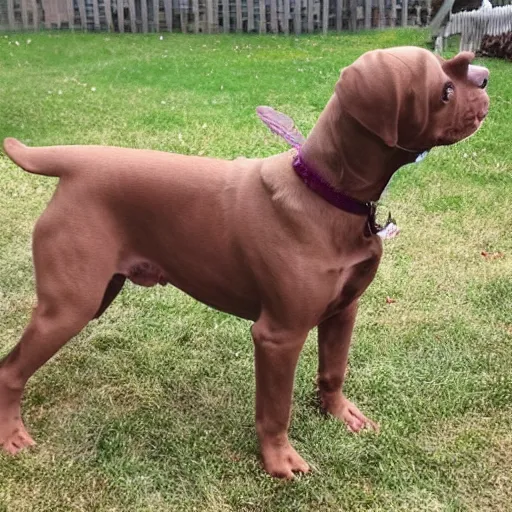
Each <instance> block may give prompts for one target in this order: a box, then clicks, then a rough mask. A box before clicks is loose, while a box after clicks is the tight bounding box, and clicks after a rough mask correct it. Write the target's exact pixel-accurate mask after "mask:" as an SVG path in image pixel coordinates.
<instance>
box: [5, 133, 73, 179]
mask: <svg viewBox="0 0 512 512" xmlns="http://www.w3.org/2000/svg"><path fill="white" fill-rule="evenodd" d="M4 151H5V152H6V154H7V156H8V157H9V158H10V159H11V160H12V161H13V162H14V163H15V164H16V165H19V166H20V167H21V168H22V169H24V170H25V171H28V172H31V173H33V174H42V175H44V176H55V177H60V176H62V175H63V174H64V173H65V171H66V167H65V166H64V165H62V163H60V160H61V159H60V158H59V155H58V154H57V151H58V147H56V146H50V147H41V148H29V147H27V146H25V144H22V143H21V142H20V141H19V140H16V139H13V138H12V137H8V138H7V139H5V140H4Z"/></svg>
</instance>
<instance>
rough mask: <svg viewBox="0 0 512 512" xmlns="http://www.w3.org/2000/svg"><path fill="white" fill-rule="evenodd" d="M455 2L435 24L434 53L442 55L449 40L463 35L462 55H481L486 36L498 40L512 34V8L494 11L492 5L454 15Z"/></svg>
mask: <svg viewBox="0 0 512 512" xmlns="http://www.w3.org/2000/svg"><path fill="white" fill-rule="evenodd" d="M453 4H454V0H446V2H445V3H444V4H443V5H442V6H441V8H440V10H439V12H438V13H437V15H436V16H435V17H434V19H433V20H432V24H431V30H432V35H433V37H435V38H436V43H435V49H436V51H437V52H442V51H443V49H444V47H445V43H446V39H447V38H448V37H450V36H452V35H455V34H460V35H461V38H460V46H459V51H464V50H467V51H474V52H476V51H478V50H479V49H480V45H481V44H482V39H483V37H484V36H486V35H488V36H499V35H501V34H505V33H507V32H511V31H512V5H504V6H498V7H492V5H490V4H489V3H487V5H485V4H484V6H483V7H480V8H479V9H473V10H469V11H459V12H457V13H455V14H453V13H452V12H451V9H452V6H453Z"/></svg>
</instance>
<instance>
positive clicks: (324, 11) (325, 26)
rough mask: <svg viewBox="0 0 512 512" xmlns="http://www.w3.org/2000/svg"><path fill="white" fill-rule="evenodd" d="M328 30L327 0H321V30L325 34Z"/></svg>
mask: <svg viewBox="0 0 512 512" xmlns="http://www.w3.org/2000/svg"><path fill="white" fill-rule="evenodd" d="M328 30H329V0H323V5H322V31H323V33H324V34H327V31H328Z"/></svg>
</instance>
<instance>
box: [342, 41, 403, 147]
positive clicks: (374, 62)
mask: <svg viewBox="0 0 512 512" xmlns="http://www.w3.org/2000/svg"><path fill="white" fill-rule="evenodd" d="M409 76H410V72H409V69H408V67H407V65H405V64H404V63H403V62H402V61H401V60H400V59H398V58H396V57H393V56H391V55H390V54H389V53H387V52H384V51H382V50H377V51H372V52H368V53H365V54H364V55H362V56H361V57H359V59H357V60H356V61H355V62H354V63H353V64H352V65H351V66H349V67H347V68H345V69H344V70H343V71H342V73H341V77H340V79H339V80H338V82H337V84H336V90H335V93H336V95H337V96H338V99H339V101H340V104H341V107H342V109H343V110H344V111H345V112H346V113H348V114H349V115H351V116H352V117H353V118H354V119H356V120H357V121H358V122H359V123H360V124H361V125H363V126H364V127H365V128H366V129H367V130H369V131H370V132H372V133H374V134H375V135H377V136H378V137H379V138H380V139H382V140H383V141H384V143H385V144H386V145H387V146H390V147H394V146H396V144H397V143H398V134H399V133H398V132H399V126H398V124H399V118H400V112H401V110H402V108H403V106H404V105H403V103H404V101H405V100H406V98H407V96H408V93H407V91H408V90H409V89H410V86H411V84H410V80H409Z"/></svg>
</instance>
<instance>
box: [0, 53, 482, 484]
mask: <svg viewBox="0 0 512 512" xmlns="http://www.w3.org/2000/svg"><path fill="white" fill-rule="evenodd" d="M472 58H473V56H472V55H471V54H461V55H459V56H457V57H455V58H454V59H452V60H450V61H446V62H444V61H442V60H441V59H439V58H436V57H434V56H433V55H432V54H430V53H429V52H427V51H425V50H421V49H418V48H398V49H391V50H384V51H380V50H379V51H375V52H369V53H367V54H365V55H363V56H362V57H361V58H360V59H358V60H357V61H356V62H355V63H354V64H353V65H352V66H349V67H348V68H346V69H345V70H344V71H343V73H342V75H341V78H340V80H339V82H338V83H337V85H336V89H335V92H334V95H333V96H332V98H331V99H330V100H329V103H328V104H327V107H326V108H325V110H324V111H323V112H322V114H321V116H320V118H319V120H318V123H317V124H316V126H315V127H314V129H313V131H312V133H311V134H310V136H309V137H308V139H307V140H306V142H305V144H304V146H303V155H304V159H305V160H306V162H309V163H311V164H313V165H314V167H315V168H316V169H317V170H318V172H319V173H320V174H321V175H322V176H323V177H324V178H325V179H326V180H327V181H329V182H330V183H331V184H332V185H333V186H334V187H337V188H339V189H341V190H342V191H343V192H345V193H346V194H349V195H352V196H353V197H355V198H357V199H360V200H362V201H369V200H377V199H378V198H379V196H380V194H381V192H382V190H383V188H384V187H385V186H386V184H387V182H388V181H389V179H390V178H391V176H392V174H393V173H394V172H395V171H396V170H397V169H398V168H399V167H401V166H402V165H404V164H407V163H410V162H412V161H413V160H414V158H415V156H416V155H415V153H414V151H416V150H417V151H422V150H424V149H429V148H431V147H433V146H436V145H440V144H451V143H453V142H456V141H458V140H461V139H463V138H465V137H467V136H469V135H471V134H472V133H474V132H475V131H476V130H477V129H478V128H479V126H480V123H481V120H482V119H483V118H484V117H485V115H486V114H487V109H488V97H487V94H486V92H485V90H483V89H482V88H479V87H478V86H477V85H475V84H474V83H472V82H471V81H470V80H469V79H468V77H469V76H470V74H471V70H470V67H468V66H469V63H470V61H471V59H472ZM484 71H485V70H484ZM479 72H480V73H482V68H480V71H479ZM485 72H486V71H485ZM478 76H480V75H478ZM449 81H451V82H453V85H454V88H455V93H454V95H453V96H452V97H451V98H450V99H449V101H448V102H443V101H442V96H443V91H444V88H445V85H446V83H447V82H449ZM4 147H5V151H6V153H7V154H8V155H9V156H10V157H11V158H12V160H13V161H14V162H16V163H17V164H18V165H19V166H21V167H23V168H24V169H26V170H27V171H30V172H33V173H37V174H44V175H48V176H56V177H59V178H60V180H59V183H58V186H57V189H56V192H55V195H54V197H53V198H52V200H51V202H50V204H49V205H48V207H47V208H46V210H45V211H44V213H43V214H42V215H41V217H40V218H39V220H38V221H37V224H36V227H35V230H34V237H33V252H34V266H35V272H36V282H37V298H38V302H37V307H36V308H35V309H34V312H33V315H32V319H31V321H30V324H29V326H28V327H27V329H26V330H25V332H24V334H23V336H22V338H21V341H20V342H19V344H18V345H17V346H16V347H15V348H14V349H13V351H12V352H11V353H10V354H9V355H8V356H7V357H6V358H5V359H4V360H3V361H2V363H1V365H0V445H1V446H3V448H4V450H5V451H7V452H10V453H16V452H17V451H19V450H20V449H21V448H23V447H24V446H27V445H30V444H32V443H33V441H32V440H31V438H30V436H29V435H28V433H27V432H26V430H25V428H24V426H23V423H22V422H21V419H20V412H19V411H20V400H21V396H22V392H23V389H24V386H25V383H26V381H27V380H28V379H29V377H30V376H31V375H32V374H33V373H34V372H35V371H36V370H37V369H38V368H39V367H40V366H41V365H42V364H44V363H45V362H46V361H47V360H48V359H49V358H50V357H52V356H53V355H54V354H55V353H56V352H57V350H58V349H59V348H60V347H62V346H63V345H64V344H65V343H66V342H67V341H68V340H69V339H70V338H71V337H73V336H75V335H76V334H77V333H78V332H79V331H80V330H81V329H82V328H83V327H84V326H85V325H86V324H87V323H88V322H89V321H90V320H91V319H93V318H94V317H97V316H98V315H100V314H101V313H103V311H104V310H105V309H106V308H107V307H108V305H109V304H110V303H111V301H112V300H113V299H114V298H115V296H116V295H117V293H118V292H119V291H120V290H121V288H122V286H123V283H124V280H125V278H127V279H130V280H132V281H133V282H134V283H137V284H140V285H142V286H153V285H155V284H166V283H170V284H172V285H174V286H176V287H178V288H180V289H181V290H183V291H184V292H186V293H187V294H189V295H191V296H192V297H195V298H196V299H198V300H200V301H202V302H204V303H206V304H208V305H210V306H213V307H214V308H217V309H219V310H222V311H225V312H228V313H231V314H234V315H238V316H240V317H243V318H246V319H250V320H252V321H254V322H255V323H254V325H253V326H252V336H253V340H254V347H255V360H256V430H257V434H258V438H259V441H260V446H261V454H262V458H263V465H264V468H265V470H266V471H268V472H269V473H271V474H272V475H275V476H279V477H285V478H291V477H292V476H293V472H294V471H302V472H305V471H308V469H309V467H308V465H307V463H306V462H305V461H304V460H303V459H302V458H301V457H300V456H299V455H298V454H297V452H296V451H295V450H294V449H293V448H292V446H291V445H290V443H289V441H288V437H287V430H288V423H289V414H290V407H291V396H292V387H293V378H294V371H295V366H296V363H297V359H298V357H299V353H300V351H301V348H302V345H303V343H304V340H305V339H306V336H307V334H308V332H309V331H310V330H311V329H312V328H314V327H315V326H318V336H319V339H318V342H319V375H318V385H319V393H320V398H321V402H322V405H323V407H324V408H325V409H326V410H327V412H329V413H331V414H333V415H335V416H336V417H338V418H340V419H341V420H343V421H344V422H345V423H346V424H347V426H348V427H349V428H350V429H351V430H353V431H358V430H360V429H361V428H364V427H365V426H367V425H369V426H373V427H376V425H375V424H374V423H373V422H371V421H370V420H369V419H367V418H366V417H365V416H364V415H363V414H362V413H361V412H360V411H359V410H358V409H357V407H355V405H353V404H352V403H351V402H349V401H348V400H347V399H346V398H345V397H344V395H343V394H342V392H341V390H342V385H343V379H344V375H345V369H346V363H347V355H348V350H349V345H350V338H351V333H352V327H353V325H354V321H355V316H356V310H357V300H358V297H360V295H361V294H362V293H363V292H364V290H365V289H366V287H367V286H368V285H369V284H370V282H371V281H372V279H373V277H374V275H375V272H376V270H377V267H378V264H379V260H380V258H381V253H382V246H381V241H380V239H379V237H377V236H375V235H371V234H369V233H368V232H367V231H366V230H365V225H366V222H367V219H366V218H364V217H363V216H358V215H354V214H350V213H347V212H344V211H341V210H338V209H336V208H335V207H333V206H331V205H330V204H328V203H327V202H325V201H324V200H323V199H322V198H321V197H319V196H318V195H315V194H314V193H313V192H311V191H310V190H309V189H308V188H306V186H305V185H304V183H303V182H302V181H301V180H300V179H298V177H297V176H296V175H295V173H294V171H293V169H292V166H291V162H292V158H293V151H290V152H286V153H282V154H279V155H276V156H272V157H270V158H265V159H245V158H239V159H236V160H234V161H224V160H216V159H211V158H200V157H194V156H182V155H176V154H169V153H163V152H157V151H146V150H133V149H123V148H115V147H100V146H55V147H46V148H27V147H26V146H24V145H22V144H21V143H20V142H18V141H16V140H15V139H6V140H5V142H4Z"/></svg>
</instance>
